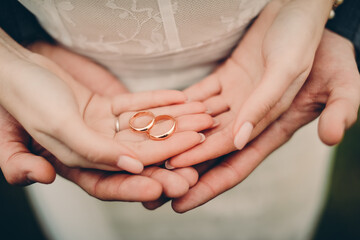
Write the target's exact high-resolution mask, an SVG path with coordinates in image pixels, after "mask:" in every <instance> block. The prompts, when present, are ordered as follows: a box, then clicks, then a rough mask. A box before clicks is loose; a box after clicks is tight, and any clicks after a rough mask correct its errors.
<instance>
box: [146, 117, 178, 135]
mask: <svg viewBox="0 0 360 240" xmlns="http://www.w3.org/2000/svg"><path fill="white" fill-rule="evenodd" d="M161 120H171V121H172V122H173V124H172V126H171V128H170V129H169V130H168V131H167V132H165V133H163V134H160V135H152V134H151V133H150V129H149V131H148V132H147V134H148V135H149V138H150V139H152V140H155V141H161V140H165V139H167V138H169V137H170V136H171V135H173V133H174V132H175V130H176V125H177V123H176V119H175V118H173V117H172V116H169V115H159V116H157V117H156V118H155V119H154V122H155V123H154V124H156V122H158V121H161Z"/></svg>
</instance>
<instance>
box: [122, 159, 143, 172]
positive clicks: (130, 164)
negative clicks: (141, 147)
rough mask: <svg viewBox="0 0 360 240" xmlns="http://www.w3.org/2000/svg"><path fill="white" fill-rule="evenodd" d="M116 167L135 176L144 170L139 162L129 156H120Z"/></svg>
mask: <svg viewBox="0 0 360 240" xmlns="http://www.w3.org/2000/svg"><path fill="white" fill-rule="evenodd" d="M117 166H118V167H119V168H121V169H123V170H125V171H128V172H131V173H136V174H138V173H141V172H142V171H143V170H144V165H143V164H142V163H141V162H140V161H139V160H137V159H134V158H131V157H129V156H120V157H119V159H118V162H117Z"/></svg>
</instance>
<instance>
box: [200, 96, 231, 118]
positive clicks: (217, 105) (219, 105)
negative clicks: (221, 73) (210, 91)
mask: <svg viewBox="0 0 360 240" xmlns="http://www.w3.org/2000/svg"><path fill="white" fill-rule="evenodd" d="M204 104H205V106H206V108H207V109H208V111H209V114H211V115H212V116H216V115H218V114H221V113H223V112H226V111H228V110H229V105H228V104H227V103H226V102H225V100H224V98H223V97H222V96H221V95H217V96H214V97H211V98H209V99H207V100H205V101H204Z"/></svg>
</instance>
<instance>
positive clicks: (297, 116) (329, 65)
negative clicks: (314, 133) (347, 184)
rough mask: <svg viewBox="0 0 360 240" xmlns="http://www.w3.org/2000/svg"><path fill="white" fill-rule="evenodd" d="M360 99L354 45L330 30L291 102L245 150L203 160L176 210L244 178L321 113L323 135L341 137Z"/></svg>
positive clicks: (327, 139)
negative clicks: (215, 158)
mask: <svg viewBox="0 0 360 240" xmlns="http://www.w3.org/2000/svg"><path fill="white" fill-rule="evenodd" d="M359 104H360V76H359V71H358V68H357V65H356V61H355V57H354V48H353V46H352V44H351V42H349V41H348V40H347V39H344V38H343V37H341V36H339V35H337V34H334V33H332V32H330V31H325V33H324V35H323V38H322V40H321V44H320V46H319V48H318V50H317V52H316V57H315V62H314V66H313V69H312V70H311V73H310V76H309V78H308V79H307V81H306V82H305V84H304V86H303V87H302V88H301V90H300V92H299V93H298V94H297V95H296V97H295V99H294V101H293V102H292V104H291V106H290V108H289V109H288V110H286V111H285V112H284V113H283V114H282V115H281V116H280V117H279V118H278V119H277V120H276V121H274V122H273V123H272V124H271V125H270V126H269V127H268V128H267V129H266V130H265V131H264V132H262V133H261V134H260V135H259V136H258V137H257V138H256V139H254V140H253V141H252V142H251V143H250V144H248V145H247V146H246V147H245V148H244V149H243V150H242V151H238V152H234V153H232V154H230V155H228V156H227V157H225V158H222V159H218V160H213V161H209V162H206V163H203V164H201V165H200V166H198V169H199V174H200V175H201V177H200V179H199V181H198V183H197V184H196V185H195V186H194V187H193V188H191V189H190V191H189V192H188V193H187V194H186V195H185V196H184V197H181V198H179V199H176V200H174V201H173V203H172V205H173V208H174V210H175V211H177V212H185V211H188V210H190V209H193V208H195V207H198V206H200V205H202V204H204V203H206V202H207V201H209V200H211V199H212V198H214V197H216V196H218V195H219V194H221V193H223V192H225V191H226V190H228V189H230V188H232V187H234V186H236V185H237V184H239V183H241V182H242V181H243V180H244V179H245V178H246V177H247V176H249V174H251V172H252V171H254V169H256V167H257V166H258V165H259V164H261V162H262V161H263V160H264V159H265V158H266V157H267V156H268V155H269V154H271V153H272V152H273V151H275V150H276V149H277V148H279V147H280V146H282V145H283V144H284V143H286V142H287V141H288V140H289V139H290V138H291V136H292V135H293V134H294V133H295V132H296V131H297V130H298V129H299V128H301V127H302V126H304V125H306V124H307V123H309V122H311V121H312V120H314V119H316V118H317V117H318V116H320V119H319V125H318V131H319V137H320V138H321V140H322V141H323V142H324V143H326V144H329V145H333V144H337V143H339V142H340V141H341V139H342V137H343V135H344V132H345V130H346V129H348V128H349V127H350V126H351V125H352V124H354V123H355V121H356V119H357V116H358V109H359ZM156 203H157V206H159V205H161V204H162V202H161V201H160V202H159V201H157V202H156Z"/></svg>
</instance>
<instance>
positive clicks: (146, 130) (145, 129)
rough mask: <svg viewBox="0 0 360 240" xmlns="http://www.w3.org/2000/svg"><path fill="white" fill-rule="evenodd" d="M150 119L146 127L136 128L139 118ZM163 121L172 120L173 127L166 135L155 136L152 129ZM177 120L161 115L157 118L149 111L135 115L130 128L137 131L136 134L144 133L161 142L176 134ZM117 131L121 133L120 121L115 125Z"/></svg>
mask: <svg viewBox="0 0 360 240" xmlns="http://www.w3.org/2000/svg"><path fill="white" fill-rule="evenodd" d="M146 116H147V117H150V118H151V120H150V121H149V122H148V123H146V125H145V126H136V125H135V120H136V119H137V118H140V117H146ZM162 120H170V121H171V122H172V125H171V127H170V129H169V130H168V131H166V132H165V133H162V134H159V135H154V134H152V133H151V129H152V127H153V126H154V125H155V124H156V123H157V122H159V121H162ZM176 125H177V123H176V119H175V118H174V117H172V116H170V115H159V116H155V115H154V114H153V113H152V112H149V111H142V112H138V113H135V114H134V115H133V116H132V117H131V118H130V120H129V126H130V128H131V129H132V130H134V131H136V132H144V133H146V134H147V135H148V136H149V138H150V139H152V140H155V141H161V140H165V139H167V138H169V137H170V136H171V135H173V134H174V132H175V130H176ZM115 131H116V132H119V131H120V123H119V120H118V119H117V121H116V123H115Z"/></svg>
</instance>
